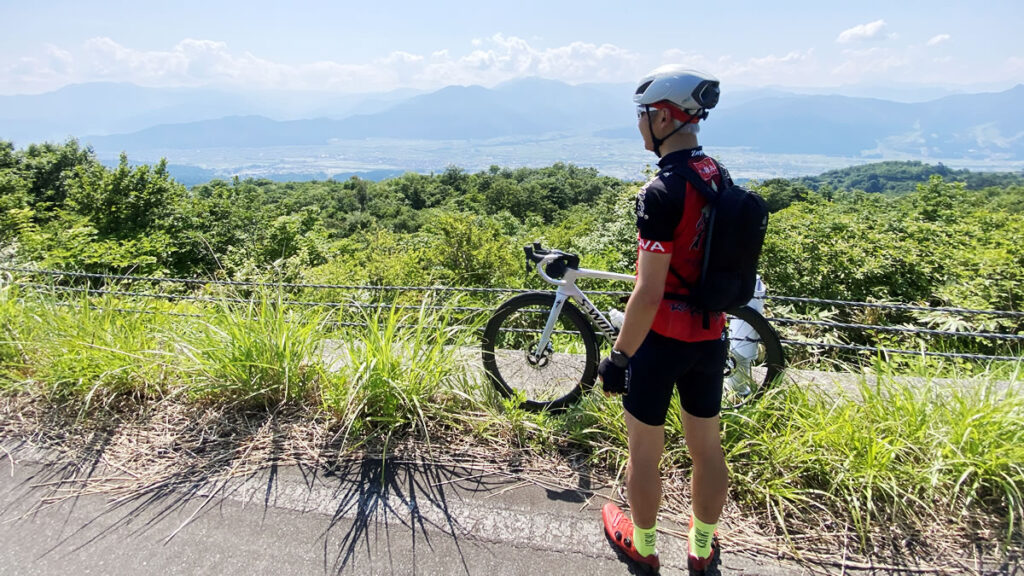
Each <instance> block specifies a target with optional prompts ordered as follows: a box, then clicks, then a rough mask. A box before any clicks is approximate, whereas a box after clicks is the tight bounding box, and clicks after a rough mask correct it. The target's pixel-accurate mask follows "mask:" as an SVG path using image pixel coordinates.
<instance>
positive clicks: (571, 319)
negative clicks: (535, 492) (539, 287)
mask: <svg viewBox="0 0 1024 576" xmlns="http://www.w3.org/2000/svg"><path fill="white" fill-rule="evenodd" d="M554 303H555V295H554V293H550V292H547V293H545V292H534V293H527V294H520V295H519V296H515V297H513V298H510V299H509V300H508V301H506V302H505V303H503V304H502V305H501V306H499V307H498V309H497V310H496V311H495V312H494V315H493V316H491V319H490V320H488V322H487V325H486V326H485V327H484V334H483V343H482V350H483V364H484V371H485V372H486V374H487V377H488V380H489V381H490V383H491V385H492V386H494V388H495V389H496V390H497V391H498V393H500V394H501V395H502V396H503V397H505V398H514V397H517V396H519V397H522V398H523V399H524V401H523V402H522V404H521V406H522V407H523V408H525V409H527V410H534V411H540V410H549V411H562V410H564V409H565V408H567V407H568V406H569V405H571V404H572V403H574V402H576V401H577V400H578V399H579V398H580V396H581V395H582V394H583V392H585V391H587V390H589V389H591V388H592V387H593V386H594V381H595V379H596V378H597V365H598V360H599V354H600V350H599V348H598V345H597V336H596V334H595V333H594V329H593V327H592V326H591V324H590V321H589V320H588V319H587V317H586V316H584V315H583V313H582V312H580V310H579V309H578V308H576V307H575V306H573V305H572V303H570V302H565V304H564V305H563V306H562V311H561V313H560V314H559V315H558V320H557V322H556V324H555V328H554V331H553V333H552V335H551V339H550V341H549V342H548V345H547V346H546V347H545V349H544V350H542V351H540V353H539V354H538V353H537V347H538V344H539V342H540V337H541V333H542V331H543V330H544V326H545V324H546V323H547V320H548V316H549V315H550V313H551V309H552V307H553V306H554ZM520 395H521V396H520Z"/></svg>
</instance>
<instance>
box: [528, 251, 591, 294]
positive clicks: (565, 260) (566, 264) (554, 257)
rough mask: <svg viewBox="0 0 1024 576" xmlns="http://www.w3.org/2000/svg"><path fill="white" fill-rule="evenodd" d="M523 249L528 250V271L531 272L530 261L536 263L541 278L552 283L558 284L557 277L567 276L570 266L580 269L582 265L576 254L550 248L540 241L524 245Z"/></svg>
mask: <svg viewBox="0 0 1024 576" xmlns="http://www.w3.org/2000/svg"><path fill="white" fill-rule="evenodd" d="M523 251H524V252H526V272H527V273H529V272H530V263H531V262H532V263H535V264H536V265H537V272H538V273H539V274H540V275H541V278H544V280H546V281H548V282H551V283H552V284H557V283H558V281H557V280H555V279H556V278H561V277H562V276H565V271H566V270H568V269H569V268H572V269H573V270H578V269H579V267H580V257H579V256H577V255H576V254H569V253H566V252H562V251H561V250H548V249H545V248H543V247H542V246H541V245H540V242H534V243H533V244H530V245H528V246H524V247H523Z"/></svg>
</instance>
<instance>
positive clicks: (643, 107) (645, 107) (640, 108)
mask: <svg viewBox="0 0 1024 576" xmlns="http://www.w3.org/2000/svg"><path fill="white" fill-rule="evenodd" d="M658 110H660V108H655V107H654V106H651V105H650V104H639V105H637V107H636V117H637V118H640V117H641V116H643V115H644V114H650V113H652V112H657V111H658Z"/></svg>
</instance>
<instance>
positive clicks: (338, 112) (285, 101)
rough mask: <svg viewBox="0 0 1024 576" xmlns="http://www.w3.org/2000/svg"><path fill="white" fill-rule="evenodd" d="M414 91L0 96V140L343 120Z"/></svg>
mask: <svg viewBox="0 0 1024 576" xmlns="http://www.w3.org/2000/svg"><path fill="white" fill-rule="evenodd" d="M421 93H422V92H421V91H418V90H412V89H402V90H395V91H391V92H386V93H366V94H338V93H334V92H314V91H297V90H296V91H286V90H262V91H260V90H257V91H246V92H228V91H224V90H213V89H204V88H145V87H141V86H136V85H134V84H126V83H113V82H96V83H88V84H75V85H71V86H66V87H64V88H61V89H59V90H56V91H53V92H48V93H44V94H33V95H14V96H3V95H0V138H4V139H7V140H13V141H15V143H17V144H29V143H33V142H42V141H47V140H49V141H61V140H64V139H66V138H68V137H71V136H75V137H82V136H85V135H90V134H95V135H108V134H118V133H129V132H136V131H140V130H144V129H147V128H151V127H153V126H157V125H161V124H178V123H190V122H197V121H201V120H216V119H219V118H224V117H227V116H265V117H268V118H273V119H275V120H280V121H288V120H300V119H308V118H320V117H325V118H335V119H336V118H344V117H347V116H351V115H352V114H354V113H360V114H369V113H376V112H381V111H383V110H386V109H387V108H389V107H391V106H393V105H394V104H395V103H396V102H401V101H403V100H406V99H408V98H411V97H413V96H416V95H418V94H421Z"/></svg>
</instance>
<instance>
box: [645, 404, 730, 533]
mask: <svg viewBox="0 0 1024 576" xmlns="http://www.w3.org/2000/svg"><path fill="white" fill-rule="evenodd" d="M683 429H684V430H685V433H686V446H687V448H688V449H689V450H690V458H691V459H692V460H693V476H692V477H691V478H690V494H691V498H692V500H693V503H692V506H693V515H694V516H696V517H697V518H699V519H701V520H702V521H703V522H706V523H708V524H717V523H718V518H719V516H721V515H722V508H723V507H725V499H726V497H727V496H728V493H729V469H728V467H726V464H725V454H724V453H723V452H722V436H721V430H720V425H719V417H718V416H717V415H716V416H713V417H711V418H698V417H696V416H692V415H690V414H688V413H687V412H686V411H685V410H684V411H683ZM630 454H632V447H631V448H630Z"/></svg>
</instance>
